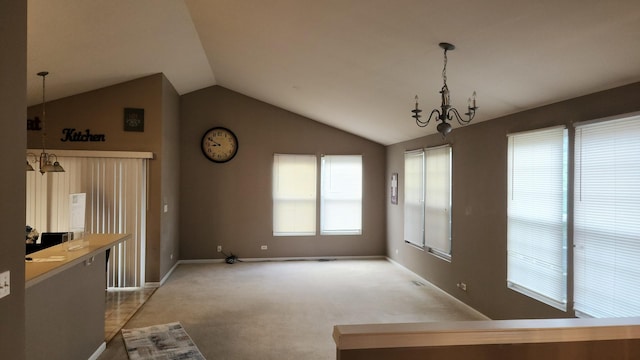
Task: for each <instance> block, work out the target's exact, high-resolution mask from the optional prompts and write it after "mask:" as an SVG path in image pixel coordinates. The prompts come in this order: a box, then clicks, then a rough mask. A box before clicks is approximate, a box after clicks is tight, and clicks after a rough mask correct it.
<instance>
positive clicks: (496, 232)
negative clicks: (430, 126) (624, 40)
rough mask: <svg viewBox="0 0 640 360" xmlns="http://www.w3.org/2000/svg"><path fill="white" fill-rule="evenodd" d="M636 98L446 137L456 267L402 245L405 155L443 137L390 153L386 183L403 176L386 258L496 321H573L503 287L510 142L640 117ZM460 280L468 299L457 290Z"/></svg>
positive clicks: (522, 116)
mask: <svg viewBox="0 0 640 360" xmlns="http://www.w3.org/2000/svg"><path fill="white" fill-rule="evenodd" d="M638 99H640V83H636V84H632V85H629V86H624V87H620V88H616V89H612V90H609V91H604V92H601V93H596V94H592V95H588V96H584V97H580V98H577V99H573V100H568V101H563V102H560V103H556V104H553V105H549V106H545V107H541V108H537V109H533V110H530V111H525V112H521V113H518V114H514V115H510V116H506V117H503V118H499V119H495V120H491V121H487V122H482V123H477V124H474V125H470V126H467V127H464V128H458V129H455V130H454V131H453V133H451V134H450V135H449V136H448V138H447V142H449V143H451V145H452V149H453V150H452V151H453V169H452V171H453V183H452V186H453V199H452V239H453V240H452V253H453V255H452V261H451V262H446V261H443V260H441V259H438V258H436V257H434V256H432V255H430V254H428V253H426V252H423V251H421V250H418V249H416V248H414V247H412V246H409V245H406V244H405V243H404V241H403V223H402V216H403V208H402V205H401V204H402V203H403V196H404V191H403V190H404V189H403V186H402V182H403V177H402V174H403V169H404V161H403V152H404V151H405V150H409V149H415V148H419V147H422V146H434V145H440V144H442V143H443V141H442V140H441V137H440V135H432V136H427V137H423V138H419V139H414V140H412V141H407V142H403V143H399V144H395V145H392V146H389V147H388V148H387V178H389V177H390V176H391V173H394V172H397V173H399V174H400V189H399V204H400V205H398V206H393V205H390V206H388V207H387V252H388V254H389V256H390V257H391V258H392V259H393V260H395V261H397V262H399V263H400V264H402V265H404V266H406V267H407V268H409V269H411V270H412V271H414V272H416V273H417V274H419V275H421V276H422V277H424V278H426V279H427V280H429V281H431V282H433V283H434V284H436V285H437V286H439V287H440V288H442V289H444V290H445V291H447V292H448V293H450V294H452V295H454V296H455V297H457V298H459V299H460V300H462V301H464V302H465V303H467V304H469V305H471V306H472V307H474V308H475V309H477V310H479V311H480V312H482V313H484V314H485V315H487V316H489V317H490V318H493V319H510V318H545V317H550V318H552V317H567V316H569V317H570V316H572V315H573V314H572V313H564V312H561V311H559V310H556V309H554V308H552V307H550V306H547V305H543V304H541V303H540V302H537V301H535V300H532V299H530V298H528V297H526V296H523V295H520V294H519V293H517V292H514V291H511V290H509V289H507V287H506V269H507V264H506V229H507V224H506V214H507V208H506V207H507V200H506V188H507V175H506V171H507V137H506V135H507V134H508V133H512V132H518V131H524V130H530V129H537V128H542V127H546V126H552V125H559V124H564V125H566V126H567V127H568V128H569V131H572V130H573V126H572V124H573V123H575V122H578V121H584V120H590V119H598V118H602V117H606V116H611V115H616V114H624V113H629V112H634V111H638V110H640V102H638ZM410 120H411V119H409V118H407V121H410ZM434 126H435V125H434ZM570 167H571V164H570ZM570 248H571V247H570ZM396 250H397V251H398V254H396ZM460 281H462V282H465V283H466V284H467V286H468V291H467V292H463V291H462V290H460V289H458V288H457V287H456V284H457V283H458V282H460ZM570 300H571V299H570Z"/></svg>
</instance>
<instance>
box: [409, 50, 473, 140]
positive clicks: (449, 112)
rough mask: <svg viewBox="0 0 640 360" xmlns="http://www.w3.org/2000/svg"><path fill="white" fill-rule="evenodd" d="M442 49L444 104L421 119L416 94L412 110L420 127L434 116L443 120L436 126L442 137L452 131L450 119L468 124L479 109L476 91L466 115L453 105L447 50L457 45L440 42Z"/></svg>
mask: <svg viewBox="0 0 640 360" xmlns="http://www.w3.org/2000/svg"><path fill="white" fill-rule="evenodd" d="M439 45H440V47H441V48H442V49H444V67H443V69H442V81H443V83H444V85H443V86H442V89H441V90H440V94H441V95H442V104H441V105H440V109H433V110H431V114H430V115H429V118H428V119H427V121H423V120H420V117H421V116H420V113H421V112H422V110H420V108H419V107H418V95H416V108H415V109H413V110H411V112H412V113H413V115H412V116H411V117H413V118H414V119H416V124H417V125H418V126H420V127H425V126H427V125H428V124H429V121H431V119H432V118H434V116H435V121H441V123H439V124H438V126H437V127H436V130H438V132H439V133H440V134H442V137H445V136H447V134H448V133H450V132H451V124H449V123H448V121H451V120H453V119H454V118H455V119H456V120H457V121H458V123H459V124H460V125H467V124H468V123H470V122H471V120H473V118H474V117H475V115H476V110H478V106H476V92H475V91H474V92H473V95H471V97H470V98H469V103H468V105H467V112H466V113H465V114H464V115H465V117H462V116H461V115H460V113H459V112H458V110H457V109H456V108H454V107H452V106H451V100H450V94H449V87H448V86H447V51H449V50H453V49H455V48H456V47H455V46H453V45H452V44H449V43H444V42H443V43H440V44H439Z"/></svg>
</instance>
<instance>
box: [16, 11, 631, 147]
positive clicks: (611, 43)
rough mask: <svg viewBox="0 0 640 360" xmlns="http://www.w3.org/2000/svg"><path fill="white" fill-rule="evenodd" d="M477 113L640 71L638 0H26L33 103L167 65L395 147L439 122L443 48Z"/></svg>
mask: <svg viewBox="0 0 640 360" xmlns="http://www.w3.org/2000/svg"><path fill="white" fill-rule="evenodd" d="M440 42H450V43H453V44H455V46H456V49H455V50H454V51H451V52H449V53H448V65H447V77H448V78H447V83H448V85H449V88H450V90H451V100H452V103H453V105H454V106H456V107H458V108H460V109H461V110H463V109H465V108H466V105H467V98H468V97H469V96H470V95H471V93H472V92H473V91H474V90H475V91H477V94H478V106H479V107H480V109H479V111H478V115H477V117H476V120H474V122H477V121H484V120H489V119H493V118H496V117H499V116H503V115H507V114H511V113H515V112H519V111H522V110H526V109H530V108H534V107H538V106H542V105H546V104H550V103H554V102H557V101H561V100H565V99H569V98H573V97H577V96H581V95H585V94H589V93H593V92H596V91H600V90H605V89H609V88H613V87H617V86H621V85H625V84H629V83H633V82H638V81H640V2H638V1H637V0H610V1H602V0H536V1H524V0H483V1H473V0H91V1H86V0H53V1H52V0H28V64H27V72H28V73H27V75H28V76H27V85H28V94H27V96H28V103H29V105H33V104H37V103H39V102H40V101H41V99H42V88H41V86H42V83H41V79H40V78H39V77H38V76H36V73H37V72H39V71H42V70H47V71H49V72H50V75H49V76H48V77H47V99H48V100H53V99H57V98H61V97H65V96H70V95H74V94H78V93H81V92H85V91H90V90H95V89H98V88H101V87H105V86H109V85H113V84H117V83H120V82H123V81H127V80H132V79H136V78H139V77H143V76H146V75H150V74H154V73H158V72H162V73H164V74H165V75H166V77H167V78H168V79H169V81H170V82H171V83H172V84H173V85H174V87H175V88H176V90H177V91H178V93H180V94H185V93H188V92H191V91H195V90H198V89H201V88H205V87H208V86H211V85H220V86H224V87H226V88H228V89H231V90H234V91H237V92H240V93H242V94H245V95H247V96H251V97H253V98H256V99H258V100H261V101H264V102H267V103H270V104H273V105H275V106H278V107H281V108H284V109H287V110H289V111H292V112H295V113H298V114H300V115H303V116H306V117H309V118H311V119H313V120H316V121H319V122H322V123H326V124H328V125H331V126H334V127H336V128H339V129H343V130H346V131H349V132H352V133H354V134H357V135H360V136H363V137H365V138H368V139H371V140H373V141H376V142H379V143H381V144H385V145H388V144H393V143H397V142H400V141H404V140H408V139H413V138H417V137H420V136H424V135H426V134H430V133H435V125H430V126H428V127H427V128H418V127H417V126H416V125H415V122H414V121H413V119H412V118H411V117H410V116H411V113H410V110H411V109H412V108H413V106H414V100H413V99H414V96H415V95H416V94H417V95H419V96H420V99H421V100H420V103H421V107H422V108H423V110H425V112H427V113H428V112H429V111H430V110H431V109H432V108H435V107H437V106H439V104H440V94H439V93H438V91H439V90H440V88H441V86H442V67H443V52H442V49H440V48H439V47H438V43H440Z"/></svg>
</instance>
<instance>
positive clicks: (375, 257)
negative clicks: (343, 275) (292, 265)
mask: <svg viewBox="0 0 640 360" xmlns="http://www.w3.org/2000/svg"><path fill="white" fill-rule="evenodd" d="M383 259H385V257H384V256H383V255H372V256H300V257H275V258H241V257H238V260H237V262H268V261H321V260H327V261H331V260H383ZM224 262H225V260H224V259H191V260H180V261H178V264H217V263H224Z"/></svg>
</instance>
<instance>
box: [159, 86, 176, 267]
mask: <svg viewBox="0 0 640 360" xmlns="http://www.w3.org/2000/svg"><path fill="white" fill-rule="evenodd" d="M179 199H180V97H179V96H178V92H177V91H176V90H175V89H174V88H173V85H171V83H170V82H169V80H167V78H165V77H164V76H163V77H162V199H161V204H160V205H161V207H162V220H161V222H160V223H161V229H160V237H161V240H160V276H161V277H164V276H165V275H166V274H167V273H168V272H169V270H171V267H173V265H174V264H175V263H176V262H177V261H178V259H179V258H180V253H179V250H180V241H179V239H180V238H179V236H180V234H179V229H180V227H179V223H178V222H179V220H180V219H179V216H180V202H179ZM165 205H166V212H165V210H164V208H165Z"/></svg>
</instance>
